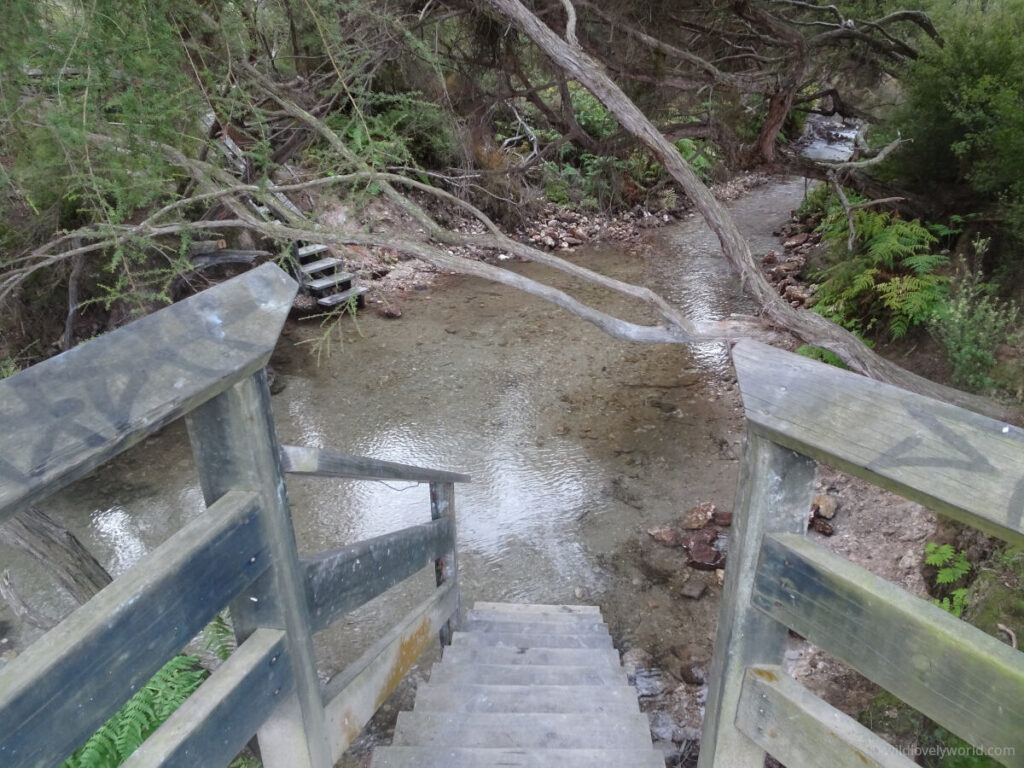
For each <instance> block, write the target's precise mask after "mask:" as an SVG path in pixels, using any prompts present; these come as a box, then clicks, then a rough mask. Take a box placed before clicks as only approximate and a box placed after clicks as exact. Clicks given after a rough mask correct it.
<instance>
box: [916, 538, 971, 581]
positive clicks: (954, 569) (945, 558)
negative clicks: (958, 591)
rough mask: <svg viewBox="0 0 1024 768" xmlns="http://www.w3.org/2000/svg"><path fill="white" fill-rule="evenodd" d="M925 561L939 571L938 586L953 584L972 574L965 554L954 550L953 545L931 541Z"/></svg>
mask: <svg viewBox="0 0 1024 768" xmlns="http://www.w3.org/2000/svg"><path fill="white" fill-rule="evenodd" d="M924 554H925V558H924V561H925V563H927V564H928V565H931V566H933V567H935V568H938V569H939V572H938V573H937V574H936V576H935V583H936V584H952V583H953V582H954V581H958V580H959V579H960V578H962V577H963V576H966V575H967V574H968V573H970V572H971V564H970V562H968V560H967V555H966V554H965V553H964V552H959V551H957V550H955V549H953V545H952V544H942V545H941V546H940V545H939V544H937V543H936V542H934V541H929V542H928V544H927V545H925V548H924Z"/></svg>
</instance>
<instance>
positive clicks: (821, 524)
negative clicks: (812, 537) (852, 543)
mask: <svg viewBox="0 0 1024 768" xmlns="http://www.w3.org/2000/svg"><path fill="white" fill-rule="evenodd" d="M811 530H814V531H817V532H818V533H820V534H821V535H822V536H831V535H832V534H833V533H835V532H836V531H835V529H834V528H833V527H832V524H831V523H830V522H829V521H828V520H825V519H823V518H820V517H815V518H813V519H812V520H811Z"/></svg>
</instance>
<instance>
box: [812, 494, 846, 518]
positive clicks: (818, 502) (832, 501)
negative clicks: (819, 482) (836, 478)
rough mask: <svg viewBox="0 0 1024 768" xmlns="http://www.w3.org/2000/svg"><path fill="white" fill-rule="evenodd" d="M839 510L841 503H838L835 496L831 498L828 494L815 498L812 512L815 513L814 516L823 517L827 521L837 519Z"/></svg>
mask: <svg viewBox="0 0 1024 768" xmlns="http://www.w3.org/2000/svg"><path fill="white" fill-rule="evenodd" d="M838 510H839V502H838V501H836V498H835V496H829V495H828V494H827V493H823V494H821V495H820V496H815V497H814V501H813V502H812V503H811V512H812V513H814V516H815V517H823V518H825V519H826V520H831V519H832V518H833V517H835V516H836V512H837V511H838Z"/></svg>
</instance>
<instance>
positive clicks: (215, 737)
mask: <svg viewBox="0 0 1024 768" xmlns="http://www.w3.org/2000/svg"><path fill="white" fill-rule="evenodd" d="M286 648H287V642H286V639H285V635H284V632H281V631H280V630H275V629H257V630H256V631H255V632H253V633H252V634H251V635H250V636H249V638H248V639H247V640H246V641H245V642H244V643H242V644H241V645H240V646H239V647H238V648H237V650H236V651H235V652H234V653H233V654H232V655H231V657H230V658H229V659H228V660H227V661H225V662H224V663H223V664H222V665H221V666H219V667H218V668H217V669H216V671H214V673H213V674H212V675H211V676H210V677H209V679H207V680H206V681H204V682H203V684H202V685H201V686H200V687H199V689H198V690H197V691H196V692H195V693H193V694H192V696H190V697H189V698H188V699H187V700H186V701H185V703H184V704H182V705H181V706H180V707H179V708H178V709H177V710H176V711H175V712H174V714H172V715H171V716H170V717H169V718H168V719H167V720H166V721H165V722H164V724H163V725H161V726H160V727H159V728H158V729H157V730H156V732H155V733H153V734H152V735H151V736H150V737H149V738H147V739H146V740H145V741H144V742H143V743H142V746H141V747H139V748H138V749H137V750H136V751H135V752H134V753H133V754H132V756H131V757H129V758H128V759H127V760H126V761H125V762H124V763H122V768H196V766H204V765H227V764H228V763H230V762H231V760H232V759H234V757H235V756H236V755H237V754H238V753H239V752H240V751H241V750H242V748H243V747H244V746H245V745H246V743H247V742H248V741H249V739H250V738H252V735H253V734H254V733H255V732H256V729H257V728H258V727H259V726H260V725H261V724H262V723H263V721H264V720H265V719H266V718H267V717H268V716H269V715H270V713H271V712H272V711H273V710H274V708H275V707H276V706H277V705H278V704H279V703H280V702H281V700H282V698H283V697H284V696H287V694H288V693H290V692H291V688H292V682H293V680H292V675H291V666H290V665H289V663H288V659H287V655H286Z"/></svg>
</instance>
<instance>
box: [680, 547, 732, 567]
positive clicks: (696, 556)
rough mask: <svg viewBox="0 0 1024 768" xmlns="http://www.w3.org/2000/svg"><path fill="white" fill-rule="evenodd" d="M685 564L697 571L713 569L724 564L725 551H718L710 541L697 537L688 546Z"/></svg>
mask: <svg viewBox="0 0 1024 768" xmlns="http://www.w3.org/2000/svg"><path fill="white" fill-rule="evenodd" d="M686 564H687V565H688V566H690V567H691V568H695V569H697V570H698V571H714V570H717V569H718V568H722V567H724V566H725V553H723V552H719V551H718V550H717V549H715V547H714V545H712V544H711V543H709V542H707V541H705V540H703V539H697V540H696V541H694V542H693V543H692V544H691V546H690V548H689V552H688V557H687V558H686Z"/></svg>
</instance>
